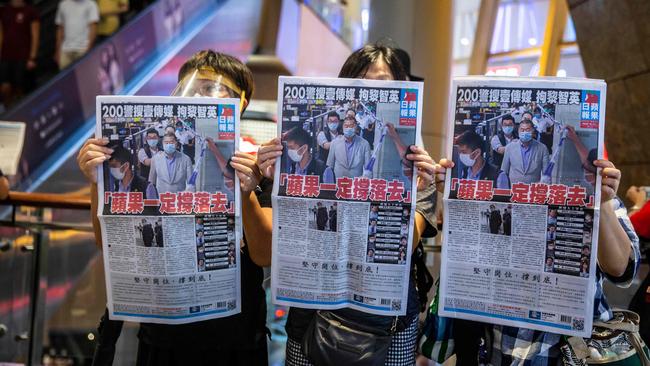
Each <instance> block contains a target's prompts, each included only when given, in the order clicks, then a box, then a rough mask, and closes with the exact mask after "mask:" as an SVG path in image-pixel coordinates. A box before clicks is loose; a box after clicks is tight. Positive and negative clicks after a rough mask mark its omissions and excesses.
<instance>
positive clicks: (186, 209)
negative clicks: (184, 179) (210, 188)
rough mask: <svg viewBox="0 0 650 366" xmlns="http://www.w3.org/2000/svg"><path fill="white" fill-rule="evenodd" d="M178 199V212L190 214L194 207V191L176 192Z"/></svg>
mask: <svg viewBox="0 0 650 366" xmlns="http://www.w3.org/2000/svg"><path fill="white" fill-rule="evenodd" d="M176 197H177V201H176V207H177V211H178V213H181V214H190V213H192V209H193V208H194V193H193V192H178V193H177V194H176Z"/></svg>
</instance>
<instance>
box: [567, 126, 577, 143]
mask: <svg viewBox="0 0 650 366" xmlns="http://www.w3.org/2000/svg"><path fill="white" fill-rule="evenodd" d="M566 137H567V138H568V139H569V140H571V141H573V142H576V141H578V140H579V139H580V137H578V134H576V129H575V127H573V126H566Z"/></svg>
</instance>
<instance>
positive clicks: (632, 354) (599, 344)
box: [560, 310, 650, 366]
mask: <svg viewBox="0 0 650 366" xmlns="http://www.w3.org/2000/svg"><path fill="white" fill-rule="evenodd" d="M613 313H614V317H613V318H612V319H611V320H609V321H606V322H601V321H597V322H594V326H593V330H592V333H591V338H589V339H585V338H581V337H569V338H567V339H566V342H565V344H564V345H562V346H561V347H560V350H561V351H562V355H563V357H562V361H563V363H564V365H565V366H585V365H617V366H619V365H620V366H628V365H629V366H650V352H649V351H648V347H647V346H646V345H645V343H644V342H643V340H642V339H641V336H640V335H639V315H638V314H637V313H635V312H632V311H628V310H616V311H614V312H613Z"/></svg>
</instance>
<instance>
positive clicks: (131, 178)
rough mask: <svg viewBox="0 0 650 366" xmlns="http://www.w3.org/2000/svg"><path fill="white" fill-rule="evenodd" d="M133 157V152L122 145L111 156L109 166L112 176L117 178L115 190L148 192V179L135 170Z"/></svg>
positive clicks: (144, 193)
mask: <svg viewBox="0 0 650 366" xmlns="http://www.w3.org/2000/svg"><path fill="white" fill-rule="evenodd" d="M132 161H133V157H132V156H131V152H129V150H127V149H125V148H124V147H122V146H116V147H115V149H114V151H113V154H112V155H111V158H110V159H109V160H108V167H109V171H110V173H111V176H112V177H113V179H114V180H115V186H114V187H113V189H112V191H113V192H141V193H142V194H143V195H146V193H147V185H148V184H147V181H146V180H144V178H142V177H140V176H139V175H137V174H135V173H134V172H133V169H132V168H131V163H132Z"/></svg>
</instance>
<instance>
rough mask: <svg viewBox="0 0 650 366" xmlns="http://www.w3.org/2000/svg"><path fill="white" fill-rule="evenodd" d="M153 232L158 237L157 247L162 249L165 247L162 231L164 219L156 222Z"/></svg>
mask: <svg viewBox="0 0 650 366" xmlns="http://www.w3.org/2000/svg"><path fill="white" fill-rule="evenodd" d="M153 232H154V234H155V235H156V246H158V247H160V248H162V247H164V246H165V244H164V238H163V229H162V219H158V220H157V221H156V225H155V226H154V228H153Z"/></svg>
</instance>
